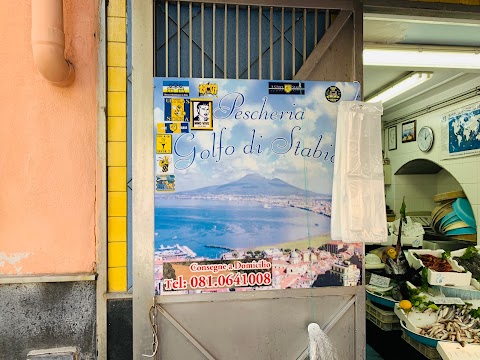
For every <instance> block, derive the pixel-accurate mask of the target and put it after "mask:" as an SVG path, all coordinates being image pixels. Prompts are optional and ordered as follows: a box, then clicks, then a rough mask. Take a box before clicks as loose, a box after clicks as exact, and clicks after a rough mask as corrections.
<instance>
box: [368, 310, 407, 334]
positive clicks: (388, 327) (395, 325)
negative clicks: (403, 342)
mask: <svg viewBox="0 0 480 360" xmlns="http://www.w3.org/2000/svg"><path fill="white" fill-rule="evenodd" d="M365 317H366V318H367V320H370V321H371V322H372V323H374V324H375V325H377V326H378V327H379V328H380V329H382V330H383V331H393V330H401V329H402V327H401V325H400V322H399V321H397V322H390V323H386V322H383V321H380V320H379V319H377V318H376V317H375V315H372V314H370V313H369V312H365Z"/></svg>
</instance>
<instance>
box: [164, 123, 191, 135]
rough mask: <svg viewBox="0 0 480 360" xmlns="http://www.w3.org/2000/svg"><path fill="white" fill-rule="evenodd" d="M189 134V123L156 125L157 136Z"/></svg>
mask: <svg viewBox="0 0 480 360" xmlns="http://www.w3.org/2000/svg"><path fill="white" fill-rule="evenodd" d="M188 132H190V123H184V122H181V123H174V122H164V123H158V124H157V133H159V134H179V133H188Z"/></svg>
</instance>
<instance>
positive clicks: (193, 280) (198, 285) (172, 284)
mask: <svg viewBox="0 0 480 360" xmlns="http://www.w3.org/2000/svg"><path fill="white" fill-rule="evenodd" d="M266 285H272V273H270V272H264V273H263V272H258V273H249V274H245V273H228V274H220V275H218V276H216V277H214V276H213V275H198V276H192V277H190V279H189V280H188V281H187V280H186V279H184V278H183V276H182V275H180V276H179V277H178V278H177V279H175V280H174V279H165V280H164V288H165V290H187V289H188V288H190V289H205V288H217V287H218V288H221V287H232V286H236V287H241V286H266Z"/></svg>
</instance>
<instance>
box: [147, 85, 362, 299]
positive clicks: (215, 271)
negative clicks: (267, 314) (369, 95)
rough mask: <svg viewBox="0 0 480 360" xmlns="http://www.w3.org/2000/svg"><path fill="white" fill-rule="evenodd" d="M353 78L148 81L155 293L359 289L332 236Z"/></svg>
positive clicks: (358, 259) (354, 256)
mask: <svg viewBox="0 0 480 360" xmlns="http://www.w3.org/2000/svg"><path fill="white" fill-rule="evenodd" d="M359 92H360V89H359V84H356V83H339V82H337V83H335V82H313V81H269V80H224V79H186V78H155V79H154V124H153V125H154V139H153V141H154V162H155V165H154V168H155V188H154V196H155V230H154V231H155V234H154V241H155V293H156V294H160V295H169V294H197V293H212V292H233V291H251V290H263V289H269V290H272V289H290V288H311V287H321V286H355V285H357V284H359V283H360V282H361V276H360V274H361V264H362V258H363V254H362V244H361V243H357V244H355V243H354V244H346V243H342V242H340V241H331V238H330V214H331V199H332V178H333V163H334V161H335V152H334V149H335V129H336V117H337V106H338V103H339V101H343V100H355V99H356V98H357V97H358V94H359Z"/></svg>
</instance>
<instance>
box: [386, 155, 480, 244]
mask: <svg viewBox="0 0 480 360" xmlns="http://www.w3.org/2000/svg"><path fill="white" fill-rule="evenodd" d="M452 169H453V168H452ZM450 170H451V169H450ZM393 178H394V179H393V181H392V185H391V186H389V187H387V189H386V196H387V205H388V206H389V207H390V208H391V209H392V210H394V212H395V214H396V216H397V217H398V216H399V210H400V206H401V204H402V200H403V198H404V197H405V203H406V206H407V209H406V212H407V215H408V216H411V217H413V218H414V219H415V220H416V221H418V222H421V223H422V225H424V228H425V235H424V242H425V241H427V242H428V243H433V245H432V246H433V247H434V248H445V247H447V248H448V249H450V248H462V247H465V246H466V244H469V245H471V244H472V243H474V244H476V243H477V235H476V233H475V234H464V235H462V236H457V235H456V234H455V232H454V233H452V232H450V231H449V230H450V229H451V228H452V227H450V228H448V230H445V229H447V227H446V226H443V224H445V223H446V221H444V222H443V224H442V226H441V225H440V224H441V222H442V219H443V218H444V217H445V216H447V215H448V214H449V213H451V212H452V211H454V210H453V208H452V206H451V205H452V204H449V202H450V203H451V202H452V201H455V199H456V196H460V197H462V195H458V194H459V191H463V193H464V194H465V195H464V197H465V198H466V199H467V200H468V202H469V203H475V196H476V195H475V194H474V193H473V188H469V187H468V188H467V187H466V188H463V187H462V184H460V182H459V181H458V180H457V176H456V174H455V172H453V171H449V170H447V169H446V168H444V167H443V166H441V165H439V164H437V163H436V162H434V161H431V160H428V159H413V160H410V161H407V162H406V163H404V164H403V165H402V166H400V167H399V168H398V170H397V171H395V174H394V177H393ZM439 194H445V195H444V196H440V197H439ZM460 194H461V193H460ZM472 201H473V202H472ZM441 205H445V206H447V207H448V208H447V209H445V210H443V212H442V213H440V212H439V210H440V206H441ZM457 211H458V209H457ZM453 215H454V214H453V213H452V214H450V216H453ZM471 216H472V217H473V222H474V223H475V218H474V215H473V212H472V214H471ZM461 217H463V216H461ZM445 220H446V219H445ZM457 220H458V223H457V224H456V226H458V227H460V228H461V226H463V225H462V224H461V223H460V221H463V220H464V219H459V218H458V219H457ZM462 229H463V228H462ZM457 232H459V233H461V234H463V233H466V232H468V230H466V231H463V230H457Z"/></svg>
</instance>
